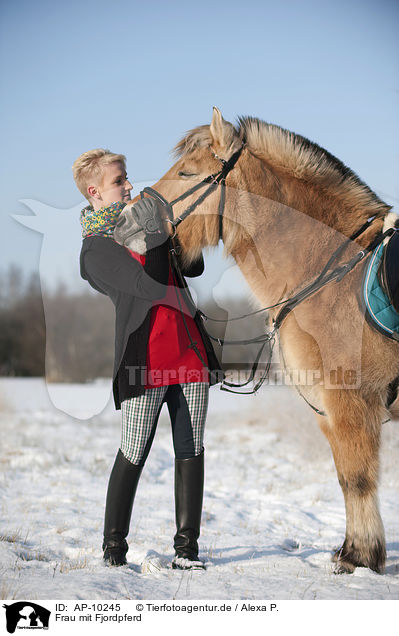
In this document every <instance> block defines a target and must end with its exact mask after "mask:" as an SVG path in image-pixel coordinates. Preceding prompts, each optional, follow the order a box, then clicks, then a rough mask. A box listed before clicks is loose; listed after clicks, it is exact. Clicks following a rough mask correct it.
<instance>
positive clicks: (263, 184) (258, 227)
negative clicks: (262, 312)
mask: <svg viewBox="0 0 399 636" xmlns="http://www.w3.org/2000/svg"><path fill="white" fill-rule="evenodd" d="M243 164H244V162H243ZM243 164H242V169H241V171H240V174H239V176H238V177H237V183H236V184H235V194H232V195H231V197H230V199H231V202H232V205H230V207H229V210H228V211H226V218H227V219H229V220H226V222H225V234H226V240H225V248H226V252H228V253H230V254H231V255H232V256H233V257H234V259H235V260H236V262H237V264H238V265H239V267H240V269H241V270H242V273H243V274H244V276H245V278H246V279H247V281H248V283H249V284H250V286H251V287H252V289H253V290H254V291H255V294H256V295H257V296H258V297H261V298H262V300H265V299H267V300H268V301H271V302H274V301H275V300H277V299H278V298H279V297H280V295H281V294H282V293H284V289H289V290H291V289H295V288H296V287H298V286H299V285H301V284H303V282H304V281H307V280H309V279H311V278H313V277H314V276H315V275H316V274H317V273H318V272H319V271H320V270H321V268H322V266H323V264H324V263H325V262H327V260H328V258H329V256H330V255H331V254H332V253H333V251H334V250H335V249H336V248H337V247H338V246H339V245H340V244H342V242H343V241H345V240H346V238H347V236H350V235H351V234H352V233H353V232H354V231H355V230H356V229H358V227H360V226H361V225H362V224H363V222H364V220H365V219H366V218H368V215H370V214H369V212H368V211H367V210H364V209H359V210H349V209H348V205H347V204H346V203H345V202H344V201H341V200H339V199H338V198H337V197H332V196H331V195H329V194H328V193H326V192H323V191H322V190H321V189H317V188H315V187H312V185H311V184H309V183H304V182H301V181H299V180H298V179H294V178H293V177H289V176H287V175H284V174H282V173H281V172H280V173H278V172H277V171H274V170H272V169H271V168H270V166H266V165H265V164H264V162H262V161H261V160H260V159H257V158H255V157H247V160H246V163H245V165H243ZM229 221H230V227H229ZM238 227H239V228H240V231H238V230H237V228H238ZM233 228H235V229H233ZM373 231H374V230H373ZM366 239H367V237H366ZM358 249H359V246H358V245H353V246H350V248H349V249H348V251H347V252H346V256H348V258H349V257H350V256H351V255H352V254H354V253H355V252H356V251H358Z"/></svg>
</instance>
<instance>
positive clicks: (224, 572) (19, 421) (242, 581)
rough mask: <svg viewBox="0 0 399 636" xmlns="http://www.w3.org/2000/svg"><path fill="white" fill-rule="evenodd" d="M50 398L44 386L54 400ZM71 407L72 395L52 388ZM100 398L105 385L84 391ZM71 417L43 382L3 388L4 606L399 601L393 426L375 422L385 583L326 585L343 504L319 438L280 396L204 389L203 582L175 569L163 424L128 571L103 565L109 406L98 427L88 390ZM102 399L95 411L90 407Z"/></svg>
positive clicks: (276, 391) (379, 579) (362, 579)
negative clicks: (379, 431)
mask: <svg viewBox="0 0 399 636" xmlns="http://www.w3.org/2000/svg"><path fill="white" fill-rule="evenodd" d="M56 390H57V387H54V386H52V391H53V392H54V391H56ZM59 390H60V392H61V393H62V395H63V399H64V400H66V401H67V402H68V401H69V402H70V403H71V404H72V403H78V402H79V400H82V398H81V394H80V393H79V390H80V389H79V387H77V386H73V385H69V386H65V385H63V386H60V387H59ZM91 391H92V396H93V400H94V401H96V400H98V399H99V394H101V395H102V397H101V395H100V398H101V399H103V400H105V399H106V396H107V394H108V392H109V383H107V382H105V381H103V382H97V383H94V384H93V385H92V387H91ZM84 400H85V403H82V405H81V410H80V417H81V418H82V419H76V418H73V417H71V416H69V415H66V414H65V413H63V412H62V411H60V410H57V409H56V408H55V407H54V406H53V404H52V402H51V401H50V398H49V394H48V392H47V388H46V384H45V382H44V380H42V379H30V380H25V379H1V380H0V406H1V408H0V418H1V420H0V421H1V450H0V463H1V473H0V491H1V515H0V578H1V583H0V596H1V598H3V599H22V598H29V599H31V600H34V599H45V598H47V599H54V600H57V599H120V600H123V599H176V600H186V599H215V600H216V599H270V600H273V599H281V600H283V599H398V598H399V531H398V525H399V507H398V488H397V486H398V470H399V468H398V466H399V430H398V427H399V423H398V422H390V423H387V424H385V425H384V433H383V449H382V471H381V487H380V501H381V511H382V516H383V519H384V523H385V529H386V535H387V549H388V561H387V568H386V573H385V574H384V575H382V576H381V575H377V574H375V573H374V572H371V571H369V570H366V569H364V568H358V569H357V570H356V572H355V573H354V574H353V575H335V574H334V573H333V567H332V563H331V560H330V559H331V553H332V550H333V549H334V548H337V547H338V546H339V545H340V544H341V542H342V539H343V536H344V530H345V515H344V504H343V497H342V494H341V490H340V488H339V485H338V481H337V478H336V475H335V469H334V466H333V461H332V458H331V454H330V449H329V446H328V444H327V441H326V440H325V439H324V437H323V436H322V434H321V433H320V432H319V429H318V427H317V425H316V424H315V421H314V418H313V415H312V412H311V411H310V409H309V407H307V406H306V404H305V403H304V402H303V401H302V400H301V399H300V398H299V397H298V395H297V394H296V393H295V392H294V391H293V390H292V389H290V388H287V387H280V386H279V387H277V386H275V387H270V386H266V387H264V388H262V390H261V391H260V393H259V394H258V395H257V396H255V397H254V396H235V395H231V394H226V393H223V392H221V391H219V389H218V387H213V388H212V389H211V399H210V409H209V416H208V421H207V431H206V438H205V448H206V485H205V497H204V512H203V524H202V534H201V542H200V545H201V556H202V557H203V558H205V560H206V561H207V570H206V571H196V572H181V571H177V570H172V569H171V567H170V562H171V559H172V556H173V550H172V537H173V534H174V504H173V450H172V442H171V435H170V427H169V422H168V417H167V412H165V413H163V415H162V416H161V419H160V422H159V426H158V431H157V434H156V437H155V440H154V444H153V447H152V451H151V453H150V456H149V458H148V461H147V464H146V466H145V469H144V471H143V475H142V479H141V482H140V484H139V489H138V493H137V497H136V502H135V506H134V511H133V517H132V524H131V531H130V535H129V537H128V541H129V545H130V550H129V553H128V560H129V565H128V566H125V567H122V568H107V567H105V566H104V565H103V563H102V552H101V534H102V523H103V510H104V498H105V491H106V487H107V482H108V477H109V473H110V470H111V467H112V464H113V460H114V456H115V454H116V451H117V449H118V445H119V436H120V425H119V418H120V413H117V412H115V411H114V408H113V404H112V402H109V404H108V405H107V407H106V408H105V409H104V410H103V411H102V412H101V413H100V414H99V415H96V416H95V417H90V419H84V411H85V404H86V405H87V412H88V413H92V412H93V404H90V387H89V388H88V387H86V393H85V398H84ZM100 401H101V400H100Z"/></svg>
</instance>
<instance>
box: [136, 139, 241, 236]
mask: <svg viewBox="0 0 399 636" xmlns="http://www.w3.org/2000/svg"><path fill="white" fill-rule="evenodd" d="M244 146H245V144H242V146H241V147H240V148H239V149H238V150H236V152H234V153H233V154H232V155H231V157H230V159H222V158H221V157H219V156H218V155H217V154H216V153H213V156H214V157H215V159H217V160H218V161H220V163H221V164H222V169H221V170H220V171H219V172H217V173H215V174H210V175H209V176H208V177H205V179H203V180H202V181H200V182H199V183H197V184H196V185H195V186H193V187H192V188H189V190H186V191H185V192H183V194H181V195H180V196H179V197H177V199H173V201H170V202H169V201H167V200H166V199H165V198H164V197H163V196H162V194H160V193H159V192H158V191H157V190H154V188H150V187H147V188H144V190H142V191H141V192H140V196H141V198H142V199H143V198H144V195H145V194H148V195H150V196H152V197H154V198H155V199H157V200H158V201H159V202H160V203H161V204H162V206H163V207H164V208H165V210H166V214H167V218H166V219H165V220H166V221H167V222H168V223H170V224H171V226H172V228H173V230H174V231H173V234H172V236H171V238H174V237H175V236H176V228H177V227H178V225H180V223H181V222H182V221H184V219H186V218H187V217H188V216H189V215H190V214H191V213H192V212H194V210H195V209H196V208H197V207H198V206H199V205H201V203H203V201H205V199H206V198H207V197H208V196H209V195H210V194H212V192H214V191H215V190H216V188H217V187H218V186H219V185H220V188H221V190H220V200H219V208H218V217H219V240H221V241H222V240H223V213H224V207H225V203H226V177H227V175H228V174H229V172H231V170H233V168H234V166H235V165H236V163H237V161H238V159H239V158H240V155H241V153H242V150H243V148H244ZM206 185H208V186H209V187H208V188H207V189H206V190H205V192H203V193H202V194H201V195H200V196H199V197H198V199H196V200H195V201H194V203H192V204H191V205H189V206H188V207H187V208H186V209H185V210H184V212H182V213H181V214H180V216H178V217H176V218H175V219H174V218H173V212H172V210H173V206H174V205H176V203H179V202H180V201H184V199H186V198H187V197H189V196H190V195H191V194H194V192H197V191H198V190H200V189H201V188H203V187H204V186H206Z"/></svg>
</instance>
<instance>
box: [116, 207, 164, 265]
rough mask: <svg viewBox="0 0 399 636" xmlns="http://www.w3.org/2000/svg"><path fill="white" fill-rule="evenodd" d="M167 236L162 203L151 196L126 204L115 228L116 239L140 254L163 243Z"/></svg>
mask: <svg viewBox="0 0 399 636" xmlns="http://www.w3.org/2000/svg"><path fill="white" fill-rule="evenodd" d="M167 238H168V234H167V232H166V231H165V228H164V221H163V219H162V216H161V213H160V205H159V204H158V203H157V201H156V200H155V199H153V198H150V197H147V198H145V199H140V200H139V201H136V203H135V204H134V205H132V206H129V205H128V206H126V207H125V208H124V209H123V210H122V212H121V213H120V216H119V219H118V222H117V224H116V227H115V229H114V240H115V241H116V242H117V243H119V244H120V245H125V246H126V247H128V248H129V249H131V250H133V251H134V252H138V254H145V253H146V252H147V251H148V250H150V249H152V248H154V247H158V246H159V245H162V243H164V242H165V241H166V240H167Z"/></svg>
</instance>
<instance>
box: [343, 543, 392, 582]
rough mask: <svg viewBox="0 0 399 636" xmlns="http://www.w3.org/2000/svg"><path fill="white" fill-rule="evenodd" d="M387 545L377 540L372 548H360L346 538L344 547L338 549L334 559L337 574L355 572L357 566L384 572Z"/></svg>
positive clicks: (380, 572) (379, 572)
mask: <svg viewBox="0 0 399 636" xmlns="http://www.w3.org/2000/svg"><path fill="white" fill-rule="evenodd" d="M385 557H386V553H385V546H384V545H383V544H382V543H381V542H380V541H379V540H376V541H375V543H374V545H373V546H372V547H371V548H367V550H366V549H363V550H360V549H358V548H356V547H355V545H354V544H353V542H349V541H347V540H346V539H345V541H344V544H343V546H342V548H340V549H339V550H337V551H336V552H335V553H334V555H333V557H332V560H333V561H334V562H335V564H336V565H335V568H334V573H335V574H353V572H354V571H355V570H356V568H357V567H363V568H370V570H373V571H374V572H377V573H378V574H382V573H383V571H384V568H385Z"/></svg>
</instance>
